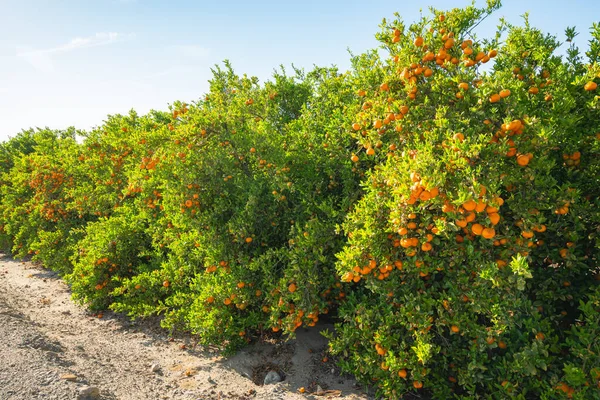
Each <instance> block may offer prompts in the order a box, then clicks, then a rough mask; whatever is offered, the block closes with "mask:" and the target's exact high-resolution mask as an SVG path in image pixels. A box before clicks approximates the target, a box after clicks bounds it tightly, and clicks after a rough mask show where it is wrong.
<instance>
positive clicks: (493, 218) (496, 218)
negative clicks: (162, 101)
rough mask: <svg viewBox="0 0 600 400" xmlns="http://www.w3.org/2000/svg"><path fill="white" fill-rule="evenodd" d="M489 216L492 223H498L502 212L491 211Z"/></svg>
mask: <svg viewBox="0 0 600 400" xmlns="http://www.w3.org/2000/svg"><path fill="white" fill-rule="evenodd" d="M488 218H489V219H490V222H491V223H492V225H498V222H500V214H498V213H497V212H492V213H489V214H488Z"/></svg>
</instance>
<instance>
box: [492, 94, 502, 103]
mask: <svg viewBox="0 0 600 400" xmlns="http://www.w3.org/2000/svg"><path fill="white" fill-rule="evenodd" d="M499 101H500V95H499V94H497V93H494V94H493V95H491V96H490V103H497V102H499Z"/></svg>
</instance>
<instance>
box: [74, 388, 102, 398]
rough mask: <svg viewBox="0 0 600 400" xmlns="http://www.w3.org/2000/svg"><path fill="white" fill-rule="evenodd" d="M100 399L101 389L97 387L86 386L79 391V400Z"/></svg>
mask: <svg viewBox="0 0 600 400" xmlns="http://www.w3.org/2000/svg"><path fill="white" fill-rule="evenodd" d="M99 397H100V389H98V388H97V387H95V386H84V387H82V388H81V389H79V394H78V395H77V400H91V399H97V398H99Z"/></svg>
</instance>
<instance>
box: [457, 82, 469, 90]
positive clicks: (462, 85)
mask: <svg viewBox="0 0 600 400" xmlns="http://www.w3.org/2000/svg"><path fill="white" fill-rule="evenodd" d="M458 88H459V89H462V90H467V89H469V84H468V83H467V82H461V83H459V84H458Z"/></svg>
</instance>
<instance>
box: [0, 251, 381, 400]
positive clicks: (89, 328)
mask: <svg viewBox="0 0 600 400" xmlns="http://www.w3.org/2000/svg"><path fill="white" fill-rule="evenodd" d="M324 329H329V330H331V329H333V326H332V325H331V324H321V325H320V326H317V327H315V328H312V329H301V330H300V331H299V332H298V334H297V337H296V339H294V340H288V341H284V340H282V339H277V340H275V339H263V340H262V341H258V342H257V343H254V344H252V345H250V346H249V347H247V348H245V349H243V350H242V351H240V352H238V353H237V354H235V355H233V356H231V357H223V356H222V355H221V354H220V353H219V351H218V350H217V349H207V348H201V347H200V346H197V347H196V346H194V344H195V340H194V337H192V336H185V335H182V336H177V337H172V336H170V334H169V332H167V331H165V330H163V329H161V328H160V326H159V324H158V321H157V320H156V319H145V320H138V321H135V322H132V321H130V320H129V319H128V318H126V317H124V316H122V315H118V314H115V313H112V312H105V313H103V315H101V318H99V315H93V314H91V313H89V312H88V311H86V310H85V309H84V308H82V307H80V306H78V305H76V304H74V303H73V302H72V301H71V299H70V290H69V287H68V285H66V284H65V283H64V282H63V281H62V280H61V279H60V278H59V277H58V275H57V274H55V273H54V272H52V271H48V270H46V269H43V268H42V267H40V266H37V265H35V264H33V263H30V262H20V261H15V260H12V259H10V258H8V257H5V256H4V257H2V258H0V399H1V400H17V399H19V400H21V399H23V400H25V399H27V400H34V399H56V400H63V399H65V400H66V399H68V400H72V399H78V398H83V395H82V390H85V388H86V387H87V390H88V393H93V392H94V390H91V391H90V388H89V387H95V388H97V389H98V390H99V395H95V394H94V395H93V398H96V399H106V400H108V399H113V400H114V399H124V400H129V399H131V400H134V399H141V400H142V399H143V400H153V399H286V400H287V399H290V400H294V399H305V398H309V399H311V398H312V399H324V398H341V399H367V398H369V396H367V395H366V394H365V393H364V392H363V391H361V390H359V388H358V386H357V385H356V383H355V381H354V380H353V379H352V378H351V377H348V376H343V375H341V374H340V372H339V369H337V368H336V367H335V365H334V364H333V362H332V361H331V357H328V358H325V357H324V354H325V351H326V348H327V340H326V339H325V338H324V337H323V336H322V335H321V334H320V331H322V330H324ZM324 360H327V361H326V362H324ZM269 371H276V372H277V373H279V374H280V376H282V377H283V379H284V380H283V381H282V382H280V383H277V384H272V385H263V384H262V381H263V379H264V376H265V375H266V374H267V373H268V372H269ZM300 388H305V393H304V394H301V393H299V390H300Z"/></svg>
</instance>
